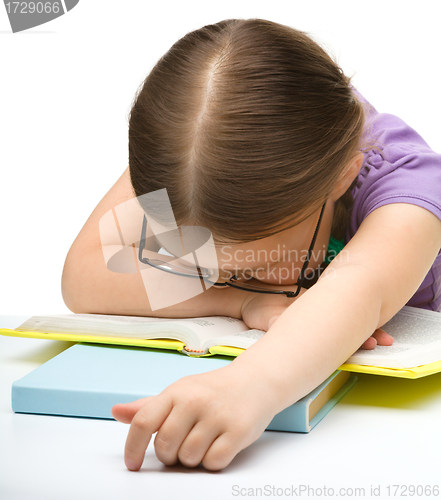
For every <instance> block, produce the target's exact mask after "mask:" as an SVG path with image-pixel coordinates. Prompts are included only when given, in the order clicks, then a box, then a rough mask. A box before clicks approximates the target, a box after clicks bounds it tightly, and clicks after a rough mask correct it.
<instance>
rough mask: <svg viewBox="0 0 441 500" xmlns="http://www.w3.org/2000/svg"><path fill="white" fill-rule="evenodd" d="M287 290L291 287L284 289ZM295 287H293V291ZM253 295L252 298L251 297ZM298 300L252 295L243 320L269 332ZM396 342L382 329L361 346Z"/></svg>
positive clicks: (367, 346) (251, 325) (245, 308)
mask: <svg viewBox="0 0 441 500" xmlns="http://www.w3.org/2000/svg"><path fill="white" fill-rule="evenodd" d="M284 288H286V289H287V290H289V289H290V287H286V286H285V287H284ZM294 289H295V287H293V290H294ZM306 291H307V290H305V289H304V288H302V290H301V292H300V294H299V295H298V297H300V296H301V295H302V294H303V293H305V292H306ZM251 295H252V296H251ZM296 299H297V297H296V298H288V297H285V296H282V295H270V294H260V293H259V294H258V293H255V294H250V296H249V297H247V298H246V299H245V300H244V302H243V304H242V310H241V314H242V319H243V321H244V322H245V323H246V324H247V326H249V327H250V328H256V329H258V330H264V331H265V332H266V331H268V330H269V328H270V326H271V325H272V324H273V323H274V322H275V321H276V320H277V318H278V317H279V316H280V315H281V314H282V313H283V311H284V310H285V309H287V308H288V307H289V306H290V305H291V304H292V303H293V301H295V300H296ZM393 342H394V339H393V337H391V336H390V335H389V334H388V333H386V332H385V331H384V330H382V329H381V328H378V329H377V330H375V332H374V333H373V334H372V336H371V337H369V338H368V339H367V340H366V341H365V342H364V343H363V344H362V345H361V346H360V349H367V350H370V349H373V348H374V347H375V346H376V345H381V346H390V345H392V344H393Z"/></svg>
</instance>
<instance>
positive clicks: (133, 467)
mask: <svg viewBox="0 0 441 500" xmlns="http://www.w3.org/2000/svg"><path fill="white" fill-rule="evenodd" d="M124 462H125V463H126V467H127V468H128V469H129V470H139V467H138V466H137V465H136V464H135V462H132V461H131V460H129V459H128V458H126V459H124Z"/></svg>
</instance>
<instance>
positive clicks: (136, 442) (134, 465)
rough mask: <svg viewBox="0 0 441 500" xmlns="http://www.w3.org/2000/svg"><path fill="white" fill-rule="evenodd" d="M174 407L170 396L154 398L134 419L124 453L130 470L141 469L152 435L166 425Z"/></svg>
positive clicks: (149, 400)
mask: <svg viewBox="0 0 441 500" xmlns="http://www.w3.org/2000/svg"><path fill="white" fill-rule="evenodd" d="M172 406H173V405H172V399H171V398H170V397H169V396H165V395H160V396H156V397H152V398H149V399H148V400H147V402H146V404H145V405H144V406H143V407H142V408H140V409H139V410H138V412H137V413H136V415H135V416H134V417H133V420H132V423H131V424H130V429H129V434H128V436H127V440H126V446H125V451H124V461H125V464H126V467H127V468H128V469H129V470H132V471H137V470H139V469H140V468H141V466H142V463H143V461H144V456H145V452H146V450H147V447H148V445H149V443H150V440H151V438H152V435H153V434H154V433H155V432H157V431H158V430H159V428H160V427H161V425H162V424H163V423H164V421H165V419H166V418H167V417H168V415H169V413H170V412H171V409H172Z"/></svg>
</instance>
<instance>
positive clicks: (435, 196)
mask: <svg viewBox="0 0 441 500" xmlns="http://www.w3.org/2000/svg"><path fill="white" fill-rule="evenodd" d="M359 97H361V96H359ZM360 100H362V102H364V103H365V104H366V106H368V113H367V116H368V121H367V124H366V131H365V141H366V142H367V143H368V144H369V145H370V146H369V149H368V151H366V152H364V161H363V165H362V168H361V170H360V173H359V175H358V178H357V181H356V184H355V186H354V188H353V191H352V194H353V198H354V206H353V210H352V217H351V222H350V227H349V228H348V229H349V234H348V236H349V238H350V237H352V236H353V235H354V234H355V232H356V230H357V229H358V227H360V225H361V223H362V222H363V220H364V219H365V218H366V217H367V216H368V215H369V214H370V213H371V212H372V211H373V210H375V209H376V208H379V207H381V206H383V205H387V204H390V203H410V204H413V205H418V206H420V207H422V208H425V209H426V210H429V211H430V212H432V213H433V214H434V215H435V216H436V217H438V218H439V219H441V154H438V153H436V152H434V151H433V150H432V149H431V148H430V147H429V146H428V144H427V143H426V142H425V141H424V139H423V138H422V137H421V136H420V135H419V134H418V133H417V132H416V131H415V130H414V129H413V128H411V127H410V126H409V125H407V124H406V123H405V122H404V121H403V120H401V119H400V118H398V117H396V116H393V115H390V114H387V113H378V112H377V111H376V110H375V108H373V107H372V106H371V105H370V104H369V103H368V102H367V101H366V100H365V99H364V98H362V97H361V99H360Z"/></svg>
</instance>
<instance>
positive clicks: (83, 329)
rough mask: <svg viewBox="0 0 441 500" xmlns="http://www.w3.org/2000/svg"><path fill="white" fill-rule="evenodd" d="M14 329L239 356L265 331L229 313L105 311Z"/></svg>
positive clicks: (41, 318) (197, 353)
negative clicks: (186, 315) (184, 315)
mask: <svg viewBox="0 0 441 500" xmlns="http://www.w3.org/2000/svg"><path fill="white" fill-rule="evenodd" d="M13 331H14V332H17V333H18V334H20V332H22V333H29V334H32V333H34V334H38V335H37V337H38V338H53V339H56V338H58V339H59V340H71V341H81V342H98V343H111V344H126V345H136V346H146V347H158V348H162V349H163V348H170V349H177V350H178V351H181V352H183V353H185V354H188V355H195V356H204V355H210V354H227V355H228V354H230V355H234V356H237V355H238V354H239V353H240V352H241V351H242V350H243V349H246V348H247V347H250V346H251V345H252V344H254V342H256V341H257V340H258V339H260V338H261V337H262V336H263V335H264V334H265V332H264V331H262V330H250V329H249V328H248V327H247V325H246V324H245V323H244V322H243V321H242V320H240V319H236V318H230V317H227V316H207V317H203V318H182V319H168V318H148V317H139V316H113V315H105V314H61V315H53V316H33V317H32V318H30V319H28V320H27V321H25V322H24V323H23V324H21V325H20V326H19V327H17V328H16V329H15V330H13ZM2 333H3V332H2ZM51 334H52V335H51ZM60 335H61V337H62V338H60ZM24 336H26V335H24ZM29 336H31V335H29ZM32 336H35V335H32ZM170 340H172V341H175V342H170ZM176 341H177V342H176ZM216 346H222V347H228V348H231V347H232V348H236V349H237V351H236V350H232V351H231V352H229V353H225V352H219V349H215V350H213V348H214V347H216Z"/></svg>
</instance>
